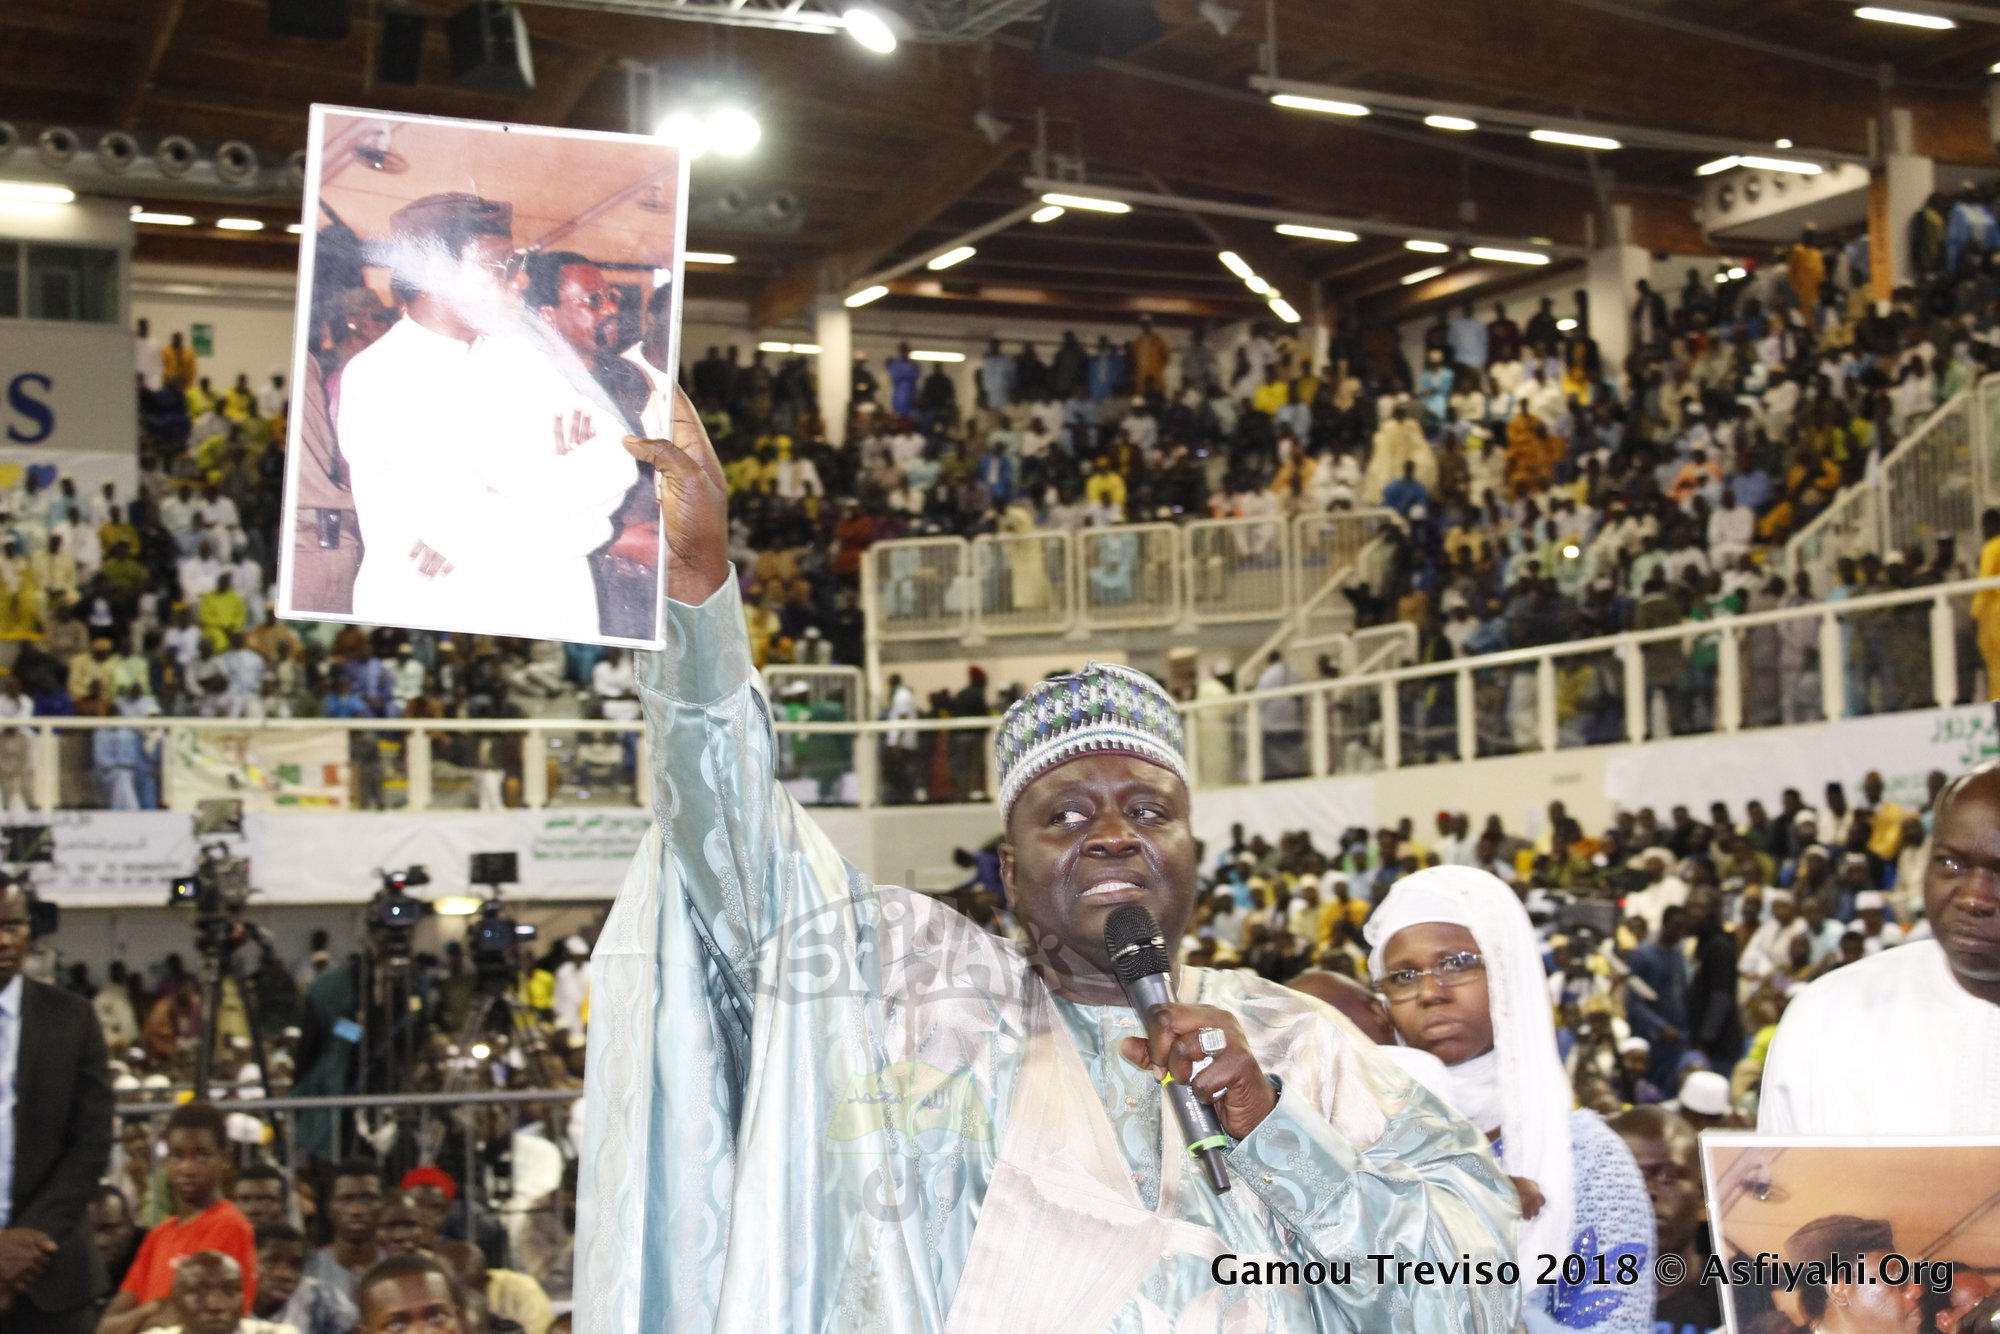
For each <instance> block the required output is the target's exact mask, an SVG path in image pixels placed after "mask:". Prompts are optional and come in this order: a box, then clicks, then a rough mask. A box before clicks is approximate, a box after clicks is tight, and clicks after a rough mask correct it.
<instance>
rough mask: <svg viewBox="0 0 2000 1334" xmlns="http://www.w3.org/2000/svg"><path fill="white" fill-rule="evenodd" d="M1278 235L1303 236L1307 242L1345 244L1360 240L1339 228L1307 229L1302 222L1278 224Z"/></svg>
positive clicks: (1353, 234)
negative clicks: (1340, 242) (1336, 242)
mask: <svg viewBox="0 0 2000 1334" xmlns="http://www.w3.org/2000/svg"><path fill="white" fill-rule="evenodd" d="M1278 235H1280V236H1303V237H1305V238H1306V239H1307V240H1308V241H1342V242H1346V241H1359V240H1360V239H1361V238H1360V237H1359V236H1358V235H1356V234H1355V233H1353V232H1350V231H1343V230H1342V229H1341V228H1339V227H1308V226H1306V225H1305V224H1304V223H1302V222H1281V223H1279V224H1278Z"/></svg>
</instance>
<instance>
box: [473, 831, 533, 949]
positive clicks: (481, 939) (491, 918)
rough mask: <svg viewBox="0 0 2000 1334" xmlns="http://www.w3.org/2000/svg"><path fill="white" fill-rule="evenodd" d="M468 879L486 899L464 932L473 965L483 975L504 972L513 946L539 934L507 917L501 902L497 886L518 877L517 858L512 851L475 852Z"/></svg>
mask: <svg viewBox="0 0 2000 1334" xmlns="http://www.w3.org/2000/svg"><path fill="white" fill-rule="evenodd" d="M467 878H468V879H470V880H471V881H472V883H473V884H475V885H480V886H483V887H484V888H485V889H486V891H487V898H486V902H484V903H482V904H480V905H479V915H478V916H477V917H476V918H474V919H473V921H472V922H471V924H470V925H469V926H467V928H466V932H465V941H466V948H467V949H468V950H469V951H470V952H471V954H472V963H473V967H474V969H475V970H476V971H477V972H478V974H479V976H480V977H482V978H491V977H494V976H498V975H501V974H504V973H506V972H507V971H508V970H510V969H511V968H512V967H513V964H514V947H515V946H516V945H520V944H522V943H524V942H526V941H530V940H533V939H534V938H535V937H536V935H537V934H539V933H538V931H537V929H536V928H535V927H533V926H529V925H527V924H525V923H522V922H517V921H515V920H514V919H513V918H512V917H509V916H508V915H507V912H506V909H505V908H504V907H502V906H501V903H500V887H501V886H502V885H512V884H517V883H519V881H520V879H521V868H520V858H519V857H518V855H517V854H515V853H512V852H475V853H473V854H472V867H471V874H470V875H469V876H468V877H467Z"/></svg>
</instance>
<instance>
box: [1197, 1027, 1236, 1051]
mask: <svg viewBox="0 0 2000 1334" xmlns="http://www.w3.org/2000/svg"><path fill="white" fill-rule="evenodd" d="M1195 1038H1196V1039H1197V1040H1198V1041H1199V1042H1200V1043H1201V1050H1202V1052H1203V1054H1204V1055H1208V1056H1219V1055H1221V1054H1222V1051H1223V1049H1224V1048H1225V1047H1227V1046H1228V1045H1229V1035H1228V1034H1226V1033H1224V1032H1223V1031H1222V1030H1221V1029H1219V1028H1202V1029H1197V1030H1195Z"/></svg>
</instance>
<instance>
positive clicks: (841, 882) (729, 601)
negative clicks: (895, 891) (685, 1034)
mask: <svg viewBox="0 0 2000 1334" xmlns="http://www.w3.org/2000/svg"><path fill="white" fill-rule="evenodd" d="M625 447H626V449H627V450H629V451H630V452H631V453H632V454H633V455H634V456H635V457H637V458H638V459H640V460H641V461H642V462H645V463H650V464H652V465H653V466H654V468H655V469H656V470H657V471H658V473H659V478H660V501H661V511H662V514H661V520H662V523H663V524H664V525H665V531H666V539H667V599H668V601H667V605H666V608H665V615H666V640H667V645H666V648H665V649H664V650H662V651H661V652H658V653H645V654H640V655H639V672H638V677H639V692H640V696H641V698H642V699H643V701H644V703H645V709H646V726H647V735H648V743H649V747H650V754H651V763H652V765H653V776H654V788H653V808H654V813H655V818H656V819H657V821H658V823H659V827H660V836H661V838H662V840H663V841H664V844H665V851H666V855H667V856H668V857H670V858H672V859H673V862H674V864H675V867H676V868H677V872H678V876H677V878H678V881H679V886H680V894H681V896H682V897H684V898H685V900H686V902H687V904H688V907H689V908H690V909H691V911H692V912H693V915H694V917H695V918H696V920H697V922H698V923H699V928H700V930H701V932H702V933H703V935H704V937H705V943H706V945H707V946H708V947H709V949H710V950H711V953H712V955H713V956H714V957H716V958H717V959H718V961H719V962H721V963H722V964H724V965H725V966H726V967H727V968H728V969H729V971H730V972H731V973H732V974H733V975H734V978H735V982H736V985H737V986H738V987H740V988H741V989H742V992H743V993H745V994H750V995H754V994H755V993H756V991H757V983H758V980H759V979H758V977H757V959H758V954H759V952H760V950H761V949H762V947H763V945H764V943H765V942H766V941H767V940H769V939H770V938H771V937H772V936H773V935H775V934H776V933H777V932H778V930H779V929H780V927H781V925H782V924H783V920H784V917H785V915H786V914H787V913H795V912H817V911H819V909H818V907H817V905H814V904H809V903H803V902H800V899H801V898H802V897H803V896H807V895H811V894H821V895H831V896H834V897H844V896H845V895H846V893H847V891H848V888H849V886H850V885H851V884H852V883H853V880H854V877H853V876H852V874H851V872H850V871H849V870H848V868H847V867H846V866H845V865H844V864H843V863H842V862H841V860H840V858H839V855H838V854H837V853H836V852H835V851H834V850H833V848H832V845H831V844H830V843H829V841H828V840H827V838H826V836H825V834H824V833H822V832H821V831H820V829H819V828H818V826H816V825H815V824H813V822H812V821H811V819H810V818H808V817H807V816H806V815H805V813H804V812H802V811H801V810H799V808H798V806H797V805H796V803H794V802H793V801H792V800H791V799H790V797H789V796H787V794H786V793H785V791H784V789H783V788H781V787H780V786H779V785H778V783H777V781H776V755H775V745H774V739H773V736H772V731H771V719H770V714H769V710H768V706H767V705H766V703H765V701H764V700H763V698H762V697H761V696H759V695H758V693H757V692H756V690H755V689H754V688H753V686H752V682H753V680H754V678H755V672H754V669H753V668H752V665H751V660H750V645H749V641H748V639H747V638H746V636H745V634H744V629H743V606H742V601H741V599H740V597H739V596H738V593H737V589H736V580H735V577H734V573H733V571H732V570H731V568H730V566H729V561H728V557H727V555H726V554H725V553H726V545H727V538H728V527H727V511H728V492H727V487H726V485H725V483H724V481H723V476H722V466H721V464H720V463H719V462H718V461H717V459H716V457H715V449H714V447H713V446H712V445H711V444H710V443H709V439H708V432H707V431H706V430H704V429H703V427H702V424H701V418H700V417H699V416H698V415H697V414H696V413H695V411H694V407H693V405H692V404H691V403H690V402H689V401H688V399H687V396H686V395H685V394H681V393H678V392H677V394H676V406H675V417H674V435H673V440H672V442H671V443H669V442H667V441H662V440H639V439H637V438H634V437H627V438H626V441H625ZM828 909H829V910H830V911H831V912H833V913H834V914H835V915H839V909H838V907H837V906H836V905H832V904H829V905H828Z"/></svg>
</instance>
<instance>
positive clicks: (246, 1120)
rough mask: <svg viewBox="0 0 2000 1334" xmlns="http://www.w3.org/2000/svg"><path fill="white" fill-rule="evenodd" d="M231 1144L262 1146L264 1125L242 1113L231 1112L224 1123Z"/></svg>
mask: <svg viewBox="0 0 2000 1334" xmlns="http://www.w3.org/2000/svg"><path fill="white" fill-rule="evenodd" d="M223 1125H224V1127H225V1128H226V1130H227V1133H228V1135H229V1142H230V1143H231V1144H262V1143H263V1142H264V1133H265V1132H264V1123H263V1122H262V1121H259V1120H258V1119H257V1118H256V1117H254V1116H246V1115H244V1114H243V1113H242V1112H231V1113H230V1114H229V1115H228V1117H226V1118H225V1119H224V1121H223Z"/></svg>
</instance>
